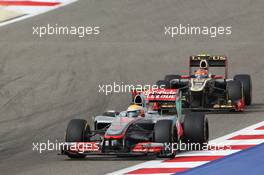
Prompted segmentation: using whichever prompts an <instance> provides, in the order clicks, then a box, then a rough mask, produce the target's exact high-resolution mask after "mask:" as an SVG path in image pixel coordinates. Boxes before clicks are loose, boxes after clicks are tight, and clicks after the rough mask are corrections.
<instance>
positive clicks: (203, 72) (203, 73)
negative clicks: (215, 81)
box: [194, 68, 208, 78]
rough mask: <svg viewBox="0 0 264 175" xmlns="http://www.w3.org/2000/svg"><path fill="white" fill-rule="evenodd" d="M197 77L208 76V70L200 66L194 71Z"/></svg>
mask: <svg viewBox="0 0 264 175" xmlns="http://www.w3.org/2000/svg"><path fill="white" fill-rule="evenodd" d="M194 76H195V78H208V70H206V69H204V68H199V69H198V70H196V71H195V73H194Z"/></svg>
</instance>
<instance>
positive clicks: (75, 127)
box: [65, 119, 90, 159]
mask: <svg viewBox="0 0 264 175" xmlns="http://www.w3.org/2000/svg"><path fill="white" fill-rule="evenodd" d="M87 132H90V127H89V125H87V121H86V120H83V119H73V120H71V121H70V122H69V124H68V127H67V130H66V137H65V141H66V142H84V141H85V140H86V138H85V137H86V136H85V135H86V134H87ZM67 155H68V157H70V158H72V159H76V158H77V159H80V158H84V157H85V155H82V154H71V153H68V154H67Z"/></svg>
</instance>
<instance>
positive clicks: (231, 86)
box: [157, 55, 252, 111]
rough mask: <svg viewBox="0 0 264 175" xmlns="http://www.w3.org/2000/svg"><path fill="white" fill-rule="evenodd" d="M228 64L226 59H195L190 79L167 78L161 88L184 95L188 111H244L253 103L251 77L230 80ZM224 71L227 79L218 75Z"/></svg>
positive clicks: (206, 56) (245, 75)
mask: <svg viewBox="0 0 264 175" xmlns="http://www.w3.org/2000/svg"><path fill="white" fill-rule="evenodd" d="M227 63H228V61H227V57H226V56H209V55H198V56H191V57H190V66H189V75H166V76H165V78H164V80H159V81H157V85H158V86H160V87H161V86H162V87H164V88H169V89H179V90H180V91H182V93H183V98H184V102H183V103H184V107H186V108H191V109H192V110H208V111H210V110H230V111H243V110H244V108H245V105H250V104H251V101H252V83H251V77H250V75H248V74H238V75H235V76H234V78H233V79H228V66H227ZM213 68H214V71H215V72H214V73H212V72H211V71H212V69H213ZM221 68H225V71H224V75H219V74H218V75H216V73H218V72H221V73H222V72H223V71H221ZM193 69H195V71H194V70H193ZM217 71H218V72H217ZM222 74H223V73H222Z"/></svg>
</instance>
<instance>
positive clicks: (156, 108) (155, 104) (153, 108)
mask: <svg viewBox="0 0 264 175" xmlns="http://www.w3.org/2000/svg"><path fill="white" fill-rule="evenodd" d="M152 110H153V111H157V110H159V105H158V103H157V102H154V103H153V106H152Z"/></svg>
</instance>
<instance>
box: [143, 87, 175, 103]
mask: <svg viewBox="0 0 264 175" xmlns="http://www.w3.org/2000/svg"><path fill="white" fill-rule="evenodd" d="M143 93H144V95H145V96H146V100H148V101H176V97H177V94H178V91H177V90H176V89H150V90H148V91H144V92H143Z"/></svg>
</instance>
